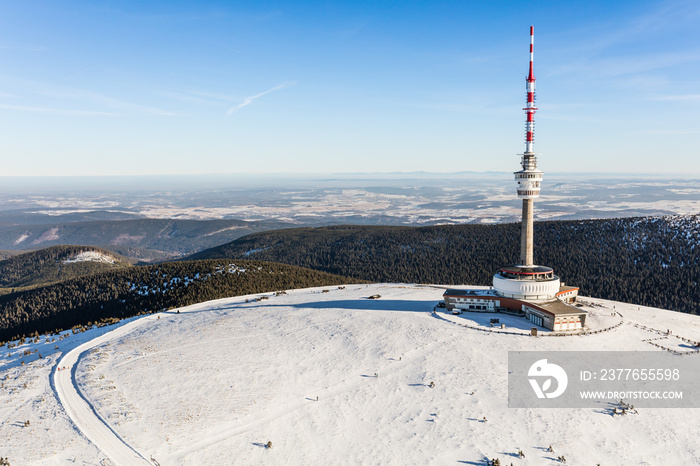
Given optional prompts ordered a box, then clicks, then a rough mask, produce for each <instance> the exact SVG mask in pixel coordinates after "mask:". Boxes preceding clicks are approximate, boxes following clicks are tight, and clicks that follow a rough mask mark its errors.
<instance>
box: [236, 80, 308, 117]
mask: <svg viewBox="0 0 700 466" xmlns="http://www.w3.org/2000/svg"><path fill="white" fill-rule="evenodd" d="M295 84H296V81H287V82H283V83H282V84H279V85H277V86H275V87H273V88H272V89H268V90H266V91H265V92H261V93H260V94H255V95H251V96H250V97H246V98H245V99H243V102H241V103H240V104H238V105H236V106H235V107H233V108H230V109H229V110H228V112H226V115H232V114H233V113H235V112H237V111H238V110H240V109H242V108H243V107H245V106H246V105H250V104H252V103H253V101H254V100H255V99H257V98H258V97H262V96H264V95H265V94H269V93H270V92H273V91H279V90H280V89H284V88H285V87H290V86H293V85H295Z"/></svg>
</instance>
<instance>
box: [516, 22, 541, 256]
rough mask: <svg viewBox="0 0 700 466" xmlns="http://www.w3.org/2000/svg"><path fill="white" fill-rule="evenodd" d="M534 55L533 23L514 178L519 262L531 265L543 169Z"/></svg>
mask: <svg viewBox="0 0 700 466" xmlns="http://www.w3.org/2000/svg"><path fill="white" fill-rule="evenodd" d="M534 55H535V27H534V26H530V72H529V74H528V76H527V78H525V88H526V90H527V104H526V106H525V108H524V109H523V110H525V114H526V115H527V118H526V120H525V152H524V153H522V154H520V155H521V159H520V163H521V165H522V167H523V169H522V170H520V171H518V172H515V173H514V174H515V181H517V182H518V188H517V191H518V197H519V198H520V199H522V200H523V220H522V230H521V235H520V265H522V266H526V267H527V266H532V265H533V263H534V262H533V253H532V249H533V221H534V220H533V208H534V199H535V198H538V197H539V196H540V182H541V181H542V176H543V173H542V172H541V171H540V170H538V169H537V157H536V154H535V152H534V150H533V149H534V147H535V112H536V111H537V107H535V75H534V72H533V67H532V64H533V61H534Z"/></svg>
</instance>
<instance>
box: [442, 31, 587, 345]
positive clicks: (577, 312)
mask: <svg viewBox="0 0 700 466" xmlns="http://www.w3.org/2000/svg"><path fill="white" fill-rule="evenodd" d="M534 48H535V28H534V26H530V72H529V73H528V75H527V78H526V79H525V87H526V89H527V103H526V105H525V108H524V109H523V110H525V115H526V120H525V152H523V153H522V154H520V157H521V159H520V164H521V165H522V168H523V169H522V170H520V171H517V172H515V173H514V175H515V181H517V183H518V188H517V192H518V197H519V198H520V199H522V200H523V222H522V227H521V233H520V262H519V263H518V264H517V265H510V266H507V267H501V268H500V270H499V271H498V272H496V273H495V274H494V276H493V287H492V288H491V289H489V290H473V289H465V290H461V289H448V290H446V291H445V293H444V294H443V297H444V299H445V307H446V308H447V310H449V311H452V313H456V314H459V313H460V312H461V311H462V310H465V311H477V312H484V311H486V312H508V313H510V314H514V315H521V316H523V317H525V318H526V319H528V320H529V321H530V322H532V323H533V324H535V325H538V326H540V327H544V328H546V329H548V330H552V331H555V332H567V331H572V332H580V331H582V330H584V329H585V325H586V312H585V311H582V310H581V309H579V308H577V307H575V306H572V305H571V304H573V303H575V302H576V297H577V296H578V287H575V286H565V285H564V284H562V283H561V280H560V279H559V277H558V276H556V275H554V270H553V269H552V268H551V267H546V266H543V265H535V264H534V262H533V257H532V249H533V241H532V237H533V208H534V200H535V199H537V198H538V197H539V196H540V183H541V182H542V176H543V173H542V172H541V171H540V170H538V169H537V154H535V151H534V148H535V112H536V111H537V107H535V74H534V71H533V69H532V64H533V56H534ZM531 332H532V334H533V335H536V334H537V327H533V328H531Z"/></svg>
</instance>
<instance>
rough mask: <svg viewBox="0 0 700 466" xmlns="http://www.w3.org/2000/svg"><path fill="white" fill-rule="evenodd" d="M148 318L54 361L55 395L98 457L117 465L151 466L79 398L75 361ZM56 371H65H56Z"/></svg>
mask: <svg viewBox="0 0 700 466" xmlns="http://www.w3.org/2000/svg"><path fill="white" fill-rule="evenodd" d="M151 317H152V316H148V317H144V318H142V319H138V320H135V321H133V322H130V323H128V324H126V325H124V326H122V327H119V328H117V329H115V330H112V331H111V332H108V333H106V334H104V335H102V336H99V337H97V338H94V339H92V340H89V341H88V342H86V343H83V344H82V345H80V346H78V347H77V348H74V349H72V350H71V351H69V352H68V353H66V354H65V355H64V356H63V357H62V358H61V359H60V360H59V361H58V364H57V367H56V368H54V371H53V373H52V377H53V381H54V383H53V386H54V389H55V390H56V395H57V396H58V399H59V400H60V401H61V404H62V405H63V407H64V408H65V410H66V412H67V413H68V415H69V416H70V418H71V419H72V420H73V422H74V423H75V425H76V426H77V427H78V429H79V430H80V431H81V432H82V433H83V434H84V435H85V436H86V437H87V438H88V439H89V440H90V441H91V442H92V443H94V444H95V446H96V447H97V448H99V449H100V451H102V453H104V454H105V455H107V456H108V457H109V458H110V459H111V460H112V461H114V462H115V463H116V464H119V465H121V464H125V465H127V464H128V465H132V464H133V465H139V464H148V465H152V463H151V462H150V461H148V460H146V458H145V457H144V456H143V455H142V454H140V453H139V452H138V451H136V449H134V448H133V447H132V446H131V445H129V444H128V443H126V442H125V441H124V440H123V439H122V438H121V437H119V435H117V433H116V432H115V431H114V430H113V429H112V427H111V426H110V425H109V424H108V423H107V421H105V420H104V419H103V418H102V417H101V416H100V415H99V414H98V412H97V410H96V409H95V407H94V406H93V405H92V404H90V403H89V402H88V401H87V400H86V398H85V397H84V396H83V394H82V393H81V391H80V388H79V387H78V383H77V381H76V378H75V374H76V371H77V365H78V360H79V359H81V358H82V357H83V356H84V355H85V354H87V352H88V351H90V350H91V349H92V348H94V347H96V346H97V345H100V344H102V343H104V342H106V341H109V340H111V339H114V338H117V337H120V336H122V335H125V334H126V333H128V332H130V331H132V330H133V329H134V328H135V327H138V326H141V325H143V324H145V323H146V322H148V321H149V320H153V319H152V318H151ZM60 367H66V368H68V369H64V370H58V368H60Z"/></svg>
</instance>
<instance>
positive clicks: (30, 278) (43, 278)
mask: <svg viewBox="0 0 700 466" xmlns="http://www.w3.org/2000/svg"><path fill="white" fill-rule="evenodd" d="M130 266H131V264H130V263H129V262H128V261H127V259H125V258H123V257H121V256H119V255H118V254H115V253H113V252H111V251H107V250H105V249H100V248H96V247H92V246H54V247H50V248H46V249H41V250H39V251H32V252H27V253H24V254H19V255H16V256H13V257H10V258H9V259H5V260H3V261H0V288H15V287H24V286H34V285H44V284H48V283H55V282H59V281H63V280H68V279H71V278H76V277H81V276H84V275H91V274H94V273H100V272H105V271H108V270H113V269H118V268H124V267H130Z"/></svg>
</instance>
